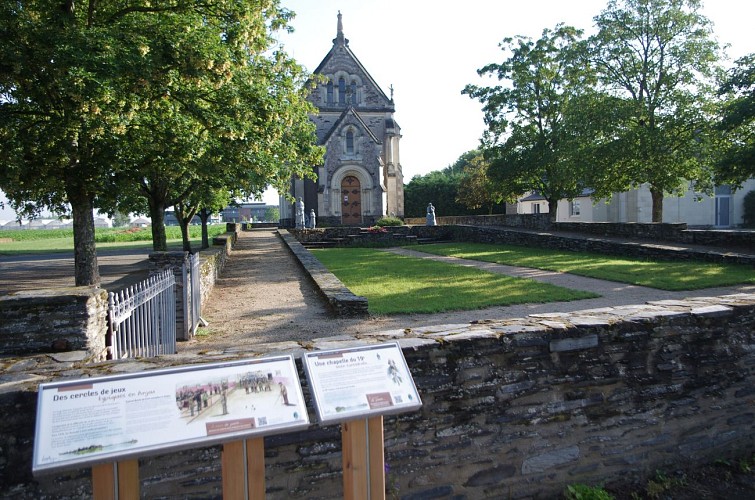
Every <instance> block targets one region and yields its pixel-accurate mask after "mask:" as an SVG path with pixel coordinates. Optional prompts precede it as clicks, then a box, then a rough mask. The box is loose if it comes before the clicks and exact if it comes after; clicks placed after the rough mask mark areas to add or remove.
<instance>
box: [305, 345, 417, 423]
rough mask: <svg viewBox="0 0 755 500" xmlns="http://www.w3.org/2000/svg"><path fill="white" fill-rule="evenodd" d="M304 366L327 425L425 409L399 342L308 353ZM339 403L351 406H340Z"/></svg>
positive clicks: (317, 404)
mask: <svg viewBox="0 0 755 500" xmlns="http://www.w3.org/2000/svg"><path fill="white" fill-rule="evenodd" d="M302 364H303V365H304V371H305V374H306V376H307V382H308V384H309V388H310V393H311V397H312V401H313V404H314V407H315V411H316V412H317V417H318V419H319V421H320V422H322V423H323V424H332V423H339V422H347V421H352V420H356V419H359V418H369V417H374V416H378V415H392V414H397V413H404V412H408V411H413V410H417V409H419V408H420V407H422V399H421V398H420V396H419V393H418V392H417V387H416V385H415V384H414V379H413V378H412V375H411V372H410V371H409V367H408V366H407V364H406V359H405V358H404V353H403V352H402V350H401V347H400V346H399V344H398V343H397V342H388V343H381V344H367V345H364V346H357V347H346V348H340V349H329V350H323V351H313V352H307V353H304V354H303V355H302ZM338 372H341V373H338ZM404 398H406V401H404ZM339 402H340V403H342V404H343V405H347V404H350V405H352V406H351V407H349V406H340V405H339Z"/></svg>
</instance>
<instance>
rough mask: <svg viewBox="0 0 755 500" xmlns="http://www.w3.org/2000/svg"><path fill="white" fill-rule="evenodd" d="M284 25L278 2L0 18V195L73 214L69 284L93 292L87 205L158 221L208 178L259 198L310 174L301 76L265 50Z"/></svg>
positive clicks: (37, 1) (48, 7) (164, 1)
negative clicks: (72, 276) (272, 188)
mask: <svg viewBox="0 0 755 500" xmlns="http://www.w3.org/2000/svg"><path fill="white" fill-rule="evenodd" d="M290 17H291V13H290V12H288V11H286V10H285V9H282V8H280V6H279V2H278V0H251V1H247V2H236V1H233V0H207V1H204V2H174V1H168V0H152V1H136V2H130V3H128V4H124V3H122V2H107V3H103V2H96V0H89V1H88V2H86V1H85V2H80V3H78V2H77V3H74V2H72V1H68V2H60V1H50V0H32V1H28V2H5V3H3V4H2V6H0V32H1V33H2V39H3V44H0V152H1V153H2V155H3V158H4V160H5V161H4V162H3V163H2V164H0V188H2V189H3V190H4V191H5V192H6V195H7V196H8V198H9V200H10V201H11V204H12V206H13V207H14V208H16V209H17V211H19V212H20V213H23V214H26V215H34V214H35V213H36V212H38V211H39V210H41V209H43V208H49V209H51V210H52V211H55V212H59V213H64V212H67V211H68V210H69V207H70V210H71V212H72V216H73V219H74V246H75V250H74V258H75V262H76V284H77V285H89V284H97V283H98V282H99V274H98V270H97V259H96V249H95V245H94V219H93V209H94V208H95V207H101V208H105V209H107V210H109V211H111V212H114V211H116V210H117V209H123V210H128V211H139V210H134V208H137V209H140V208H147V207H149V212H150V213H151V214H153V213H154V214H157V213H159V211H160V209H163V210H164V208H165V206H168V205H165V204H166V203H169V204H172V203H179V202H182V201H184V200H185V199H187V198H186V197H188V196H189V194H190V193H192V192H193V191H194V190H196V189H198V186H199V185H200V184H202V183H203V182H205V181H207V180H208V179H214V180H215V181H217V183H216V184H213V185H212V186H211V187H212V188H220V187H228V186H231V185H233V186H234V187H237V188H238V189H240V190H242V191H244V192H249V193H254V192H260V191H262V190H263V189H264V187H265V186H266V185H267V184H273V185H274V186H276V187H282V186H283V185H284V184H285V182H286V181H287V180H288V179H289V178H290V176H291V175H292V174H293V175H300V176H304V175H308V174H310V173H311V165H312V164H313V163H316V161H317V160H318V159H319V157H320V155H321V152H320V150H319V148H317V147H315V146H314V137H313V135H312V128H311V124H310V123H309V120H308V118H307V114H308V112H309V111H310V110H311V108H310V107H309V105H308V104H306V102H305V100H304V91H303V81H304V79H305V75H304V74H303V70H302V69H301V68H300V67H299V66H298V65H297V64H296V63H295V62H294V61H293V60H292V59H291V58H290V57H288V56H287V55H286V54H285V53H282V52H274V51H271V48H272V47H273V45H274V40H273V38H272V33H274V32H275V31H276V30H278V29H282V28H286V27H287V22H288V20H289V19H290ZM137 190H141V192H140V193H139V196H141V197H142V201H141V202H140V201H138V199H139V196H137V193H136V191H137ZM145 211H146V210H145ZM158 217H159V216H158ZM161 222H162V220H153V228H154V227H156V226H157V227H162V223H161ZM160 240H161V237H160V235H159V234H158V235H157V238H156V239H155V241H157V242H158V243H156V248H158V249H162V248H163V246H164V245H163V244H162V243H160ZM162 240H163V241H164V236H163V237H162Z"/></svg>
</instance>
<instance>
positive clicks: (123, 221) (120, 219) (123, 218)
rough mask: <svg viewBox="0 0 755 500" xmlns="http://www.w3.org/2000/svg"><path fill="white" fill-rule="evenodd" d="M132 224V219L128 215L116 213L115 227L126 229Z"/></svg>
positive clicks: (114, 218) (114, 217) (114, 216)
mask: <svg viewBox="0 0 755 500" xmlns="http://www.w3.org/2000/svg"><path fill="white" fill-rule="evenodd" d="M130 222H131V217H129V215H128V214H126V213H123V212H120V211H119V212H115V214H114V215H113V227H124V226H128V225H129V223H130Z"/></svg>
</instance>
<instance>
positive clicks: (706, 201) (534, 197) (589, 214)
mask: <svg viewBox="0 0 755 500" xmlns="http://www.w3.org/2000/svg"><path fill="white" fill-rule="evenodd" d="M752 190H755V178H753V179H750V180H748V181H747V182H745V183H744V184H743V185H742V187H741V188H740V189H738V190H737V191H732V190H731V188H730V187H729V186H718V187H716V189H715V192H714V194H713V195H711V196H708V195H705V194H702V193H698V192H696V191H695V190H694V187H692V184H691V183H690V188H689V189H688V190H687V191H686V192H685V193H684V196H666V197H664V199H663V222H666V223H686V224H687V225H688V226H690V227H694V226H705V227H721V228H725V227H738V226H741V225H742V223H743V222H744V197H745V195H747V193H749V192H750V191H752ZM652 207H653V201H652V198H651V196H650V189H649V188H648V187H647V186H646V185H643V186H641V187H640V188H639V189H633V190H630V191H626V192H623V193H615V194H614V195H613V196H612V197H611V199H610V200H606V199H601V200H594V199H593V198H592V196H591V195H590V192H589V191H586V192H585V193H584V194H583V196H580V197H577V198H575V199H574V200H572V201H569V200H561V201H559V202H558V211H557V213H556V221H557V222H644V223H648V222H652ZM517 213H520V214H534V213H548V202H547V201H546V200H545V198H543V197H542V196H540V195H538V194H530V195H528V196H525V197H524V198H522V199H521V200H519V201H518V203H517Z"/></svg>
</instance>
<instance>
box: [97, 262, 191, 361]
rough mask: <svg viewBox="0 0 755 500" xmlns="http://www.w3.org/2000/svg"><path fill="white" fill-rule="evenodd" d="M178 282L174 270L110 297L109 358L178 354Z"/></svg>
mask: <svg viewBox="0 0 755 500" xmlns="http://www.w3.org/2000/svg"><path fill="white" fill-rule="evenodd" d="M175 289H176V279H175V277H174V276H173V272H172V271H170V270H167V271H163V272H162V273H160V274H156V275H154V276H151V277H149V278H148V279H146V280H145V281H143V282H141V283H137V284H136V285H133V286H130V287H128V288H125V289H124V290H121V291H120V292H116V293H113V292H110V293H108V337H109V348H110V355H109V357H111V358H113V359H121V358H135V357H151V356H157V355H160V354H175V353H176V352H177V351H176V298H175Z"/></svg>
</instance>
